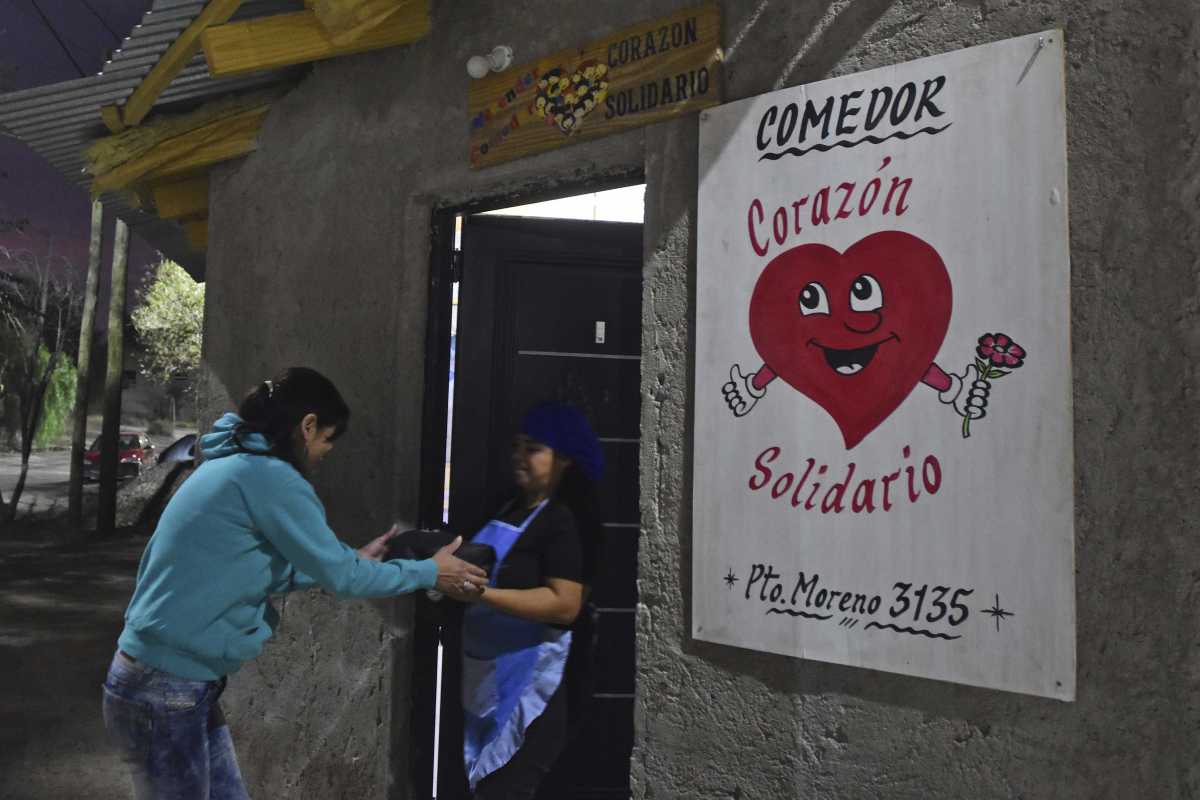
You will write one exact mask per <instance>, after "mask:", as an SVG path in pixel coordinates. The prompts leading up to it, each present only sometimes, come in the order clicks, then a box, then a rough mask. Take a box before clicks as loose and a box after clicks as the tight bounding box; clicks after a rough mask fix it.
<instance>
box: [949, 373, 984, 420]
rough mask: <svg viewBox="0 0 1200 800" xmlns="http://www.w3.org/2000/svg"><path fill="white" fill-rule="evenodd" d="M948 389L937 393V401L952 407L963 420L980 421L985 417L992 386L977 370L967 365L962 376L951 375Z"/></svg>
mask: <svg viewBox="0 0 1200 800" xmlns="http://www.w3.org/2000/svg"><path fill="white" fill-rule="evenodd" d="M949 378H950V388H949V389H947V390H946V391H944V392H938V400H940V401H942V402H943V403H945V404H946V405H948V406H952V407H953V408H954V410H955V412H957V413H958V415H959V416H960V417H962V418H963V419H982V418H983V417H985V416H987V404H988V395H989V394H990V393H991V391H992V384H991V382H990V381H988V380H987V379H986V378H983V377H981V376H980V374H979V368H978V367H977V366H975V365H974V364H967V366H966V369H964V370H963V373H962V375H955V374H953V373H951V374H950V375H949Z"/></svg>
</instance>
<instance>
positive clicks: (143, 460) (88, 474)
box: [83, 431, 154, 481]
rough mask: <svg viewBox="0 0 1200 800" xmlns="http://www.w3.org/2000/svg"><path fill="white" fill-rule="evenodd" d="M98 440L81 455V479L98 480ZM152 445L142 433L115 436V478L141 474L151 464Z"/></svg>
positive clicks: (124, 432)
mask: <svg viewBox="0 0 1200 800" xmlns="http://www.w3.org/2000/svg"><path fill="white" fill-rule="evenodd" d="M100 438H101V437H99V436H97V437H96V441H94V442H92V446H91V447H89V448H88V450H87V452H86V453H84V454H83V479H84V480H85V481H87V480H91V481H97V480H100ZM153 457H154V443H153V442H151V441H150V437H149V436H147V435H146V434H144V433H136V432H133V431H122V432H121V433H119V434H117V462H118V463H117V478H118V479H120V478H135V477H137V476H138V475H141V474H142V467H143V466H145V465H147V464H149V463H151V461H150V459H151V458H153Z"/></svg>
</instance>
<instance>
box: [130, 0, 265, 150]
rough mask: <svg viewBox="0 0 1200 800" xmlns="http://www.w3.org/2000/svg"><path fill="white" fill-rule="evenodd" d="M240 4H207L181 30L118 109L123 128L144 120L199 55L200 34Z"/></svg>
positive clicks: (226, 0) (231, 0)
mask: <svg viewBox="0 0 1200 800" xmlns="http://www.w3.org/2000/svg"><path fill="white" fill-rule="evenodd" d="M241 4H242V0H209V3H208V5H206V6H205V7H204V9H203V10H202V11H201V12H200V13H199V14H197V15H196V18H195V19H193V20H192V22H191V24H190V25H188V26H187V27H186V28H184V29H183V33H181V34H179V36H178V37H177V38H176V39H175V41H174V42H172V43H171V46H170V47H168V48H167V51H166V52H165V53H163V54H162V57H161V58H159V59H158V63H157V64H155V65H154V67H153V68H151V70H150V72H148V73H147V74H146V77H144V78H142V82H141V83H139V84H138V86H137V88H136V89H134V90H133V94H131V95H130V96H129V99H128V100H126V101H125V105H124V106H123V107H122V108H121V121H122V122H123V123H124V124H125V125H126V127H133V126H134V125H137V124H138V123H140V122H141V121H142V120H143V119H145V118H146V115H147V114H148V113H150V109H151V108H153V107H154V101H155V100H157V99H158V96H159V95H160V94H162V93H163V90H164V89H166V88H167V87H168V86H170V85H171V81H173V80H175V76H176V75H178V74H179V73H180V72H181V71H182V70H183V68H184V67H186V66H187V65H188V62H189V61H191V60H192V58H194V57H195V55H196V53H198V52H200V34H202V33H203V32H204V31H205V30H206V29H207V28H208V27H209V26H210V25H220V24H222V23H223V22H226V21H228V19H229V18H230V17H232V16H233V12H235V11H237V9H238V6H240V5H241ZM114 132H115V131H114Z"/></svg>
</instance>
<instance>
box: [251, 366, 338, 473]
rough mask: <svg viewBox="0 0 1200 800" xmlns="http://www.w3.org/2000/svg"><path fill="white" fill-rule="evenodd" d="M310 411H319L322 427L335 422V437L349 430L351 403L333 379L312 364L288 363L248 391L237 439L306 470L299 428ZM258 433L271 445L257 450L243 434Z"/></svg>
mask: <svg viewBox="0 0 1200 800" xmlns="http://www.w3.org/2000/svg"><path fill="white" fill-rule="evenodd" d="M309 414H316V415H317V427H318V428H328V427H329V426H331V425H332V426H334V432H333V436H331V437H330V439H331V440H332V439H336V438H338V437H339V436H341V435H342V434H343V433H345V432H346V427H347V425H349V423H350V407H349V406H347V405H346V401H345V400H343V399H342V395H341V393H339V392H338V390H337V387H336V386H334V385H333V382H332V381H331V380H329V379H328V378H326V377H325V376H324V375H322V374H321V373H319V372H317V371H316V370H314V369H309V368H308V367H288V368H287V369H285V370H283V371H282V372H280V373H279V374H278V375H276V376H275V377H274V378H272V379H271V380H267V381H263V382H262V383H260V384H258V385H257V386H255V387H254V388H253V389H251V390H250V391H249V392H248V393H247V394H246V397H245V398H244V399H243V400H242V404H241V405H240V406H238V416H239V417H241V418H242V422H241V424H240V425H238V426H237V429H236V430H235V431H234V433H233V437H234V439H233V440H234V442H235V443H236V444H237V446H238V448H239V449H241V450H242V451H243V452H246V453H254V454H256V455H265V456H274V457H275V458H279V459H282V460H283V461H286V462H288V463H289V464H291V465H292V466H293V467H295V468H296V469H297V470H298V471H299V472H300V473H302V474H304V473H306V469H305V465H304V461H303V459H302V458H301V457H300V456H301V453H300V451H299V447H298V443H297V440H296V428H298V427H299V425H300V423H301V421H302V420H303V419H304V418H305V417H306V416H308V415H309ZM255 433H257V434H259V435H261V436H262V437H263V438H265V439H266V440H267V443H268V444H269V445H270V447H269V449H267V450H257V449H254V448H251V447H247V446H246V445H245V444H244V442H243V441H242V437H243V436H247V435H249V434H255Z"/></svg>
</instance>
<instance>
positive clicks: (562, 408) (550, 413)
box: [521, 403, 604, 482]
mask: <svg viewBox="0 0 1200 800" xmlns="http://www.w3.org/2000/svg"><path fill="white" fill-rule="evenodd" d="M521 433H523V434H525V435H526V436H528V437H529V438H530V439H534V440H536V441H539V442H541V443H542V444H544V445H546V446H547V447H550V448H553V449H554V451H555V452H557V453H562V454H563V455H564V456H568V457H569V458H571V459H572V460H574V461H575V463H576V464H578V465H579V468H580V469H582V470H583V474H584V475H587V476H588V478H589V479H590V480H591V481H592V482H596V481H599V480H600V477H601V476H602V475H603V474H604V452H603V450H601V448H600V440H599V439H597V438H596V434H595V433H594V432H593V431H592V426H591V425H589V424H588V421H587V419H586V418H585V417H584V416H583V414H582V413H581V412H580V411H579V410H578V409H576V408H573V407H572V406H568V405H564V404H562V403H541V404H539V405H536V406H534V407H533V408H531V409H530V410H529V412H528V413H527V414H526V415H525V418H524V419H523V420H521Z"/></svg>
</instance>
